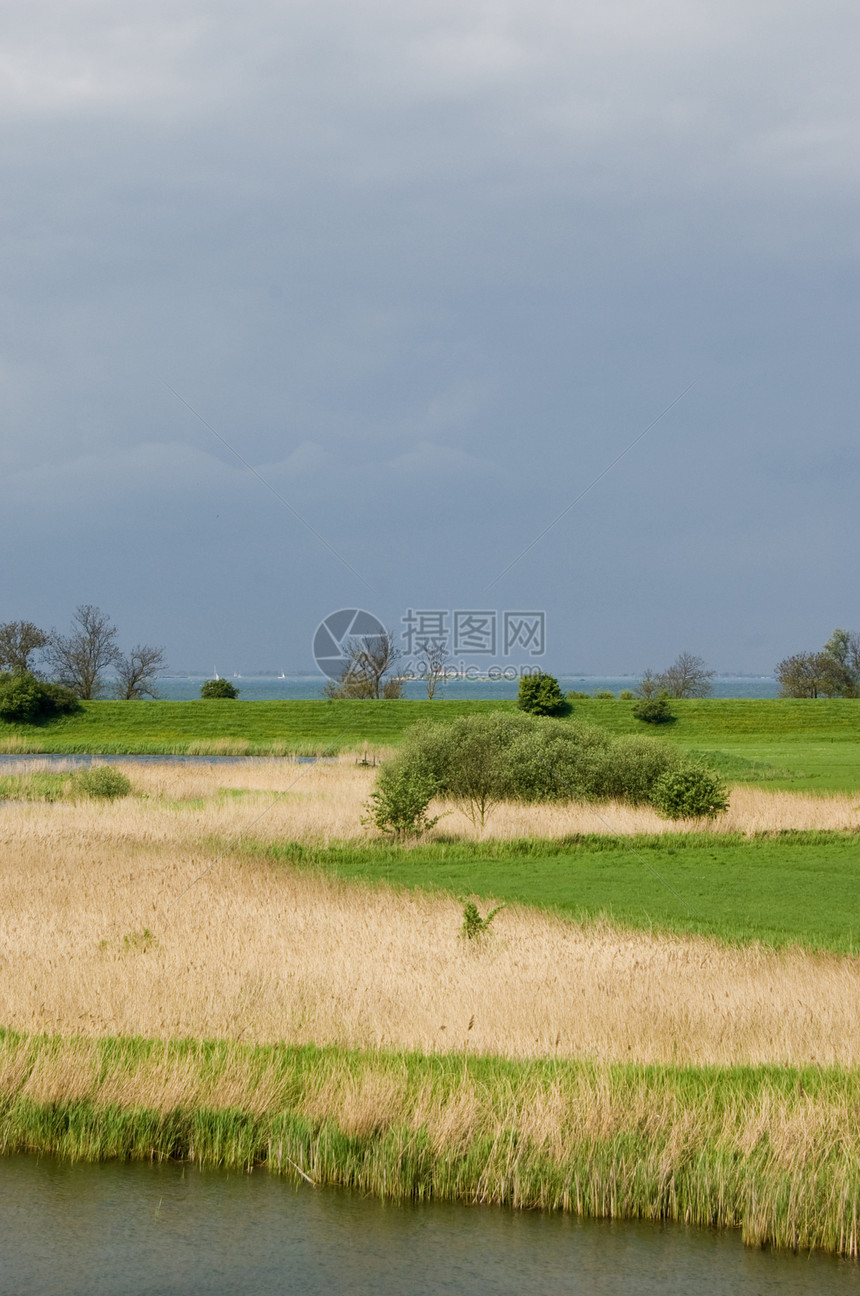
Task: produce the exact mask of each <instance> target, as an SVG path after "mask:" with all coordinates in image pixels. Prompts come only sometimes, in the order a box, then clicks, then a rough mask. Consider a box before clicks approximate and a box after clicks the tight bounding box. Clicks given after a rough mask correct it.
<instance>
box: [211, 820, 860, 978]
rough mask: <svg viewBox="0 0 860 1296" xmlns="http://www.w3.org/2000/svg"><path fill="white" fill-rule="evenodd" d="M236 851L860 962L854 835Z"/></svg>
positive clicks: (344, 874) (358, 877)
mask: <svg viewBox="0 0 860 1296" xmlns="http://www.w3.org/2000/svg"><path fill="white" fill-rule="evenodd" d="M227 845H228V843H225V846H227ZM242 850H244V851H248V852H252V853H255V854H261V855H263V856H265V857H266V858H268V859H271V860H273V861H276V862H277V861H282V862H284V863H286V864H291V865H297V866H299V867H302V868H314V869H320V870H321V871H323V872H325V873H327V874H330V875H334V876H337V877H340V878H344V879H348V880H353V881H364V882H387V883H392V884H395V885H399V886H405V887H423V888H439V889H442V890H445V891H449V892H451V893H453V894H454V895H456V896H459V897H461V898H463V899H465V898H466V897H468V896H478V897H482V898H483V899H484V900H485V901H487V902H489V901H490V900H495V901H504V902H507V903H517V904H527V905H535V906H538V907H541V908H547V909H552V910H556V911H558V912H560V913H563V914H566V915H568V916H570V917H574V918H576V919H578V920H589V919H597V918H602V917H606V918H610V919H611V920H612V922H613V924H614V925H621V926H628V927H634V928H636V929H640V930H642V929H644V930H654V931H666V932H675V933H698V934H701V935H704V936H713V937H716V938H717V939H719V940H722V941H759V942H761V943H763V944H766V945H772V946H775V947H783V946H787V945H794V944H797V945H802V946H805V947H807V948H810V949H821V950H832V951H834V952H837V953H850V954H856V953H858V952H860V834H854V833H811V832H810V833H793V834H784V835H782V836H779V837H771V838H765V839H753V840H750V839H747V838H743V837H740V836H732V837H728V838H726V837H721V836H711V835H708V834H690V835H677V836H672V837H669V838H667V837H656V836H655V837H636V838H627V839H623V838H613V837H597V836H595V837H591V838H585V839H581V840H580V841H578V842H573V843H572V842H564V841H561V842H558V841H556V842H552V841H523V842H519V843H503V842H487V843H484V844H481V843H477V844H475V843H464V842H453V841H452V842H450V843H444V842H439V843H429V844H427V845H419V846H415V847H412V848H410V849H403V848H398V847H393V846H391V847H386V846H384V845H375V844H374V845H371V844H368V846H367V847H364V848H357V847H355V846H343V847H329V848H327V849H322V848H321V849H317V850H315V849H312V848H309V847H305V846H299V845H296V844H294V843H284V844H282V845H272V844H271V843H264V842H251V841H246V842H244V843H243V844H242Z"/></svg>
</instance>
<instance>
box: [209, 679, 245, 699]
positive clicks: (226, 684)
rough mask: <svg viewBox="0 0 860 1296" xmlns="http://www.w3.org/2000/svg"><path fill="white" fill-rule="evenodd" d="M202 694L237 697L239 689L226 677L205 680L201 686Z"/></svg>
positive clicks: (214, 696) (215, 696)
mask: <svg viewBox="0 0 860 1296" xmlns="http://www.w3.org/2000/svg"><path fill="white" fill-rule="evenodd" d="M200 696H201V697H202V698H207V699H210V700H211V699H212V698H216V699H217V698H237V697H238V696H239V690H238V689H237V688H236V685H235V684H233V683H232V682H231V681H230V680H226V679H211V680H205V681H204V682H203V683H202V684H201V686H200Z"/></svg>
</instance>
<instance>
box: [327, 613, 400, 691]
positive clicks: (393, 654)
mask: <svg viewBox="0 0 860 1296" xmlns="http://www.w3.org/2000/svg"><path fill="white" fill-rule="evenodd" d="M343 655H344V658H345V659H346V663H347V664H346V666H345V668H344V670H343V672H342V673H341V676H340V678H339V679H337V680H330V681H329V683H328V684H327V685H326V687H325V690H324V692H325V696H326V697H328V698H399V697H402V695H403V682H402V680H400V679H398V678H397V677H393V678H388V679H386V678H385V676H386V675H388V674H389V672H390V671H392V670H393V669H394V667H395V666H396V664H397V662H398V661H399V660H400V658H401V657H402V656H403V653H402V652H401V650H400V649H399V648H398V647H396V645H395V641H394V636H393V634H392V633H391V631H390V630H383V631H382V632H381V633H380V634H373V635H361V636H360V637H359V638H357V639H347V640H346V641H345V642H344V644H343Z"/></svg>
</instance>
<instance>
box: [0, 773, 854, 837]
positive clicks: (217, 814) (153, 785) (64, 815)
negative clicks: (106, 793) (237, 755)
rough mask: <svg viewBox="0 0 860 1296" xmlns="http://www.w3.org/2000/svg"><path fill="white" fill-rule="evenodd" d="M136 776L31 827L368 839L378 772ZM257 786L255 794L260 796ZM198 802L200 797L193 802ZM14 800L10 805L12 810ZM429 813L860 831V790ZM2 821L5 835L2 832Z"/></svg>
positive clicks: (649, 828) (487, 830) (449, 817)
mask: <svg viewBox="0 0 860 1296" xmlns="http://www.w3.org/2000/svg"><path fill="white" fill-rule="evenodd" d="M116 768H119V769H122V770H123V771H124V772H125V773H126V774H127V775H128V776H129V778H130V779H131V780H132V783H133V785H134V788H135V791H136V792H138V793H144V794H145V795H146V797H147V798H148V800H140V799H139V798H137V797H135V798H134V799H131V800H126V801H119V802H116V803H114V804H113V805H112V806H106V807H104V808H103V810H102V811H100V812H99V813H97V814H95V813H94V811H93V806H92V804H91V803H88V802H81V803H79V804H78V805H74V804H71V803H61V804H57V805H55V806H54V807H53V808H52V810H51V812H50V815H48V816H36V817H35V818H34V819H33V820H32V827H31V831H32V832H33V833H36V834H37V833H40V832H41V833H44V834H45V835H46V836H48V837H50V836H51V835H53V833H54V832H55V831H57V830H58V829H59V828H60V827H62V831H63V833H64V834H65V833H75V832H80V833H82V834H85V835H89V834H90V833H95V834H96V835H98V836H100V837H119V838H120V839H129V838H134V839H142V840H147V841H150V842H155V841H167V840H170V841H173V840H176V837H177V833H180V834H181V835H182V838H183V839H184V840H195V839H199V837H201V836H211V837H216V836H217V837H222V838H223V837H225V836H231V835H236V836H239V835H247V834H253V836H255V837H259V838H265V839H270V840H284V839H287V840H290V841H299V842H308V843H318V844H328V843H329V842H339V841H349V840H366V838H367V835H368V834H367V830H366V829H364V828H362V826H361V818H362V815H363V813H364V810H363V807H364V804H365V802H366V801H367V798H368V796H369V794H370V792H371V790H372V788H373V783H374V778H375V775H376V770H375V769H374V768H372V767H370V768H368V767H365V766H363V765H359V764H357V763H356V759H355V757H354V756H345V757H340V758H339V759H336V760H332V761H320V762H318V763H315V764H297V763H295V762H293V761H290V760H274V761H248V762H247V763H246V762H244V761H242V762H237V763H235V764H229V765H217V766H193V767H189V766H183V765H177V764H170V763H164V764H156V763H152V764H139V765H138V764H134V763H131V762H130V763H129V764H127V765H123V764H120V765H118V766H117V767H116ZM40 769H41V770H57V769H58V766H57V765H53V764H52V765H48V764H47V763H45V762H33V761H26V762H24V761H22V762H21V764H20V766H19V765H18V763H17V762H14V763H12V764H10V765H9V766H7V767H4V772H7V773H16V772H28V773H29V772H33V771H34V770H40ZM219 788H221V789H231V788H232V789H237V790H243V791H245V792H246V793H249V794H251V795H246V796H242V797H240V798H232V797H229V796H221V797H219V796H217V795H216V794H217V792H218V789H219ZM253 793H257V794H258V795H256V796H254V795H253ZM194 802H201V803H202V804H199V805H195V804H194ZM10 809H11V807H7V810H10ZM430 809H431V813H432V814H443V815H444V817H443V818H442V819H441V821H440V823H439V825H438V828H437V829H436V835H439V834H442V835H445V836H456V837H462V838H464V839H475V838H481V839H482V840H509V839H512V838H521V837H564V836H568V835H572V834H577V833H610V834H613V835H621V836H631V835H634V834H637V833H677V832H689V831H690V830H691V828H694V829H695V830H696V831H702V832H713V833H725V832H740V833H744V834H746V835H748V836H752V835H753V834H755V833H758V832H778V831H780V830H781V829H787V828H789V829H820V830H844V829H854V830H857V829H858V828H860V798H858V796H857V795H856V794H854V795H845V794H832V795H828V796H815V795H812V794H810V793H796V792H770V791H766V790H764V789H761V788H755V787H735V788H733V789H732V792H731V804H730V806H729V810H728V812H727V813H726V814H724V815H721V816H720V817H719V818H718V819H716V820H714V821H712V822H709V821H699V820H696V821H690V820H686V821H683V822H677V823H673V822H671V821H668V820H666V819H661V818H660V816H659V815H658V814H657V813H656V811H654V810H652V809H651V808H650V807H649V806H629V805H624V804H622V803H619V802H614V801H611V802H608V803H601V804H599V805H595V806H589V805H583V804H579V803H571V804H569V805H560V806H556V805H550V806H546V805H532V806H529V805H520V804H516V803H513V802H509V803H506V804H502V805H498V806H495V807H494V808H493V810H492V812H491V814H490V817H489V819H488V821H487V823H486V825H485V827H484V829H483V831H482V830H481V829H480V828H477V827H476V826H475V825H474V824H473V823H472V822H471V821H470V820H469V819H468V818H467V816H466V815H465V814H464V813H463V811H462V810H461V809H460V808H458V807H456V806H454V805H452V804H448V803H444V802H434V803H433V804H432V806H431V808H430ZM177 811H179V812H181V814H182V820H183V824H182V827H181V828H180V827H178V825H177V822H176V815H177ZM2 831H3V830H2V819H0V833H2Z"/></svg>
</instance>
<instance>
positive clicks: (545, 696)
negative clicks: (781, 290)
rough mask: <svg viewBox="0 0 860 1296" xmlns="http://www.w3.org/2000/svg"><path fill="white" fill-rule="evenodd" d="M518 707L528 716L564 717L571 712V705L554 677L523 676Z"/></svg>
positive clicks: (540, 674) (541, 673)
mask: <svg viewBox="0 0 860 1296" xmlns="http://www.w3.org/2000/svg"><path fill="white" fill-rule="evenodd" d="M517 706H518V707H519V708H520V710H521V711H525V712H526V713H527V714H528V715H537V716H562V715H566V714H567V713H568V711H569V710H570V703H569V702H568V701H567V699H566V698H565V696H564V694H563V693H562V691H561V689H560V688H559V683H558V680H557V679H556V678H555V676H554V675H544V673H543V671H538V672H537V673H536V674H535V675H523V677H522V679H521V680H520V692H519V697H518V698H517Z"/></svg>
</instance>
